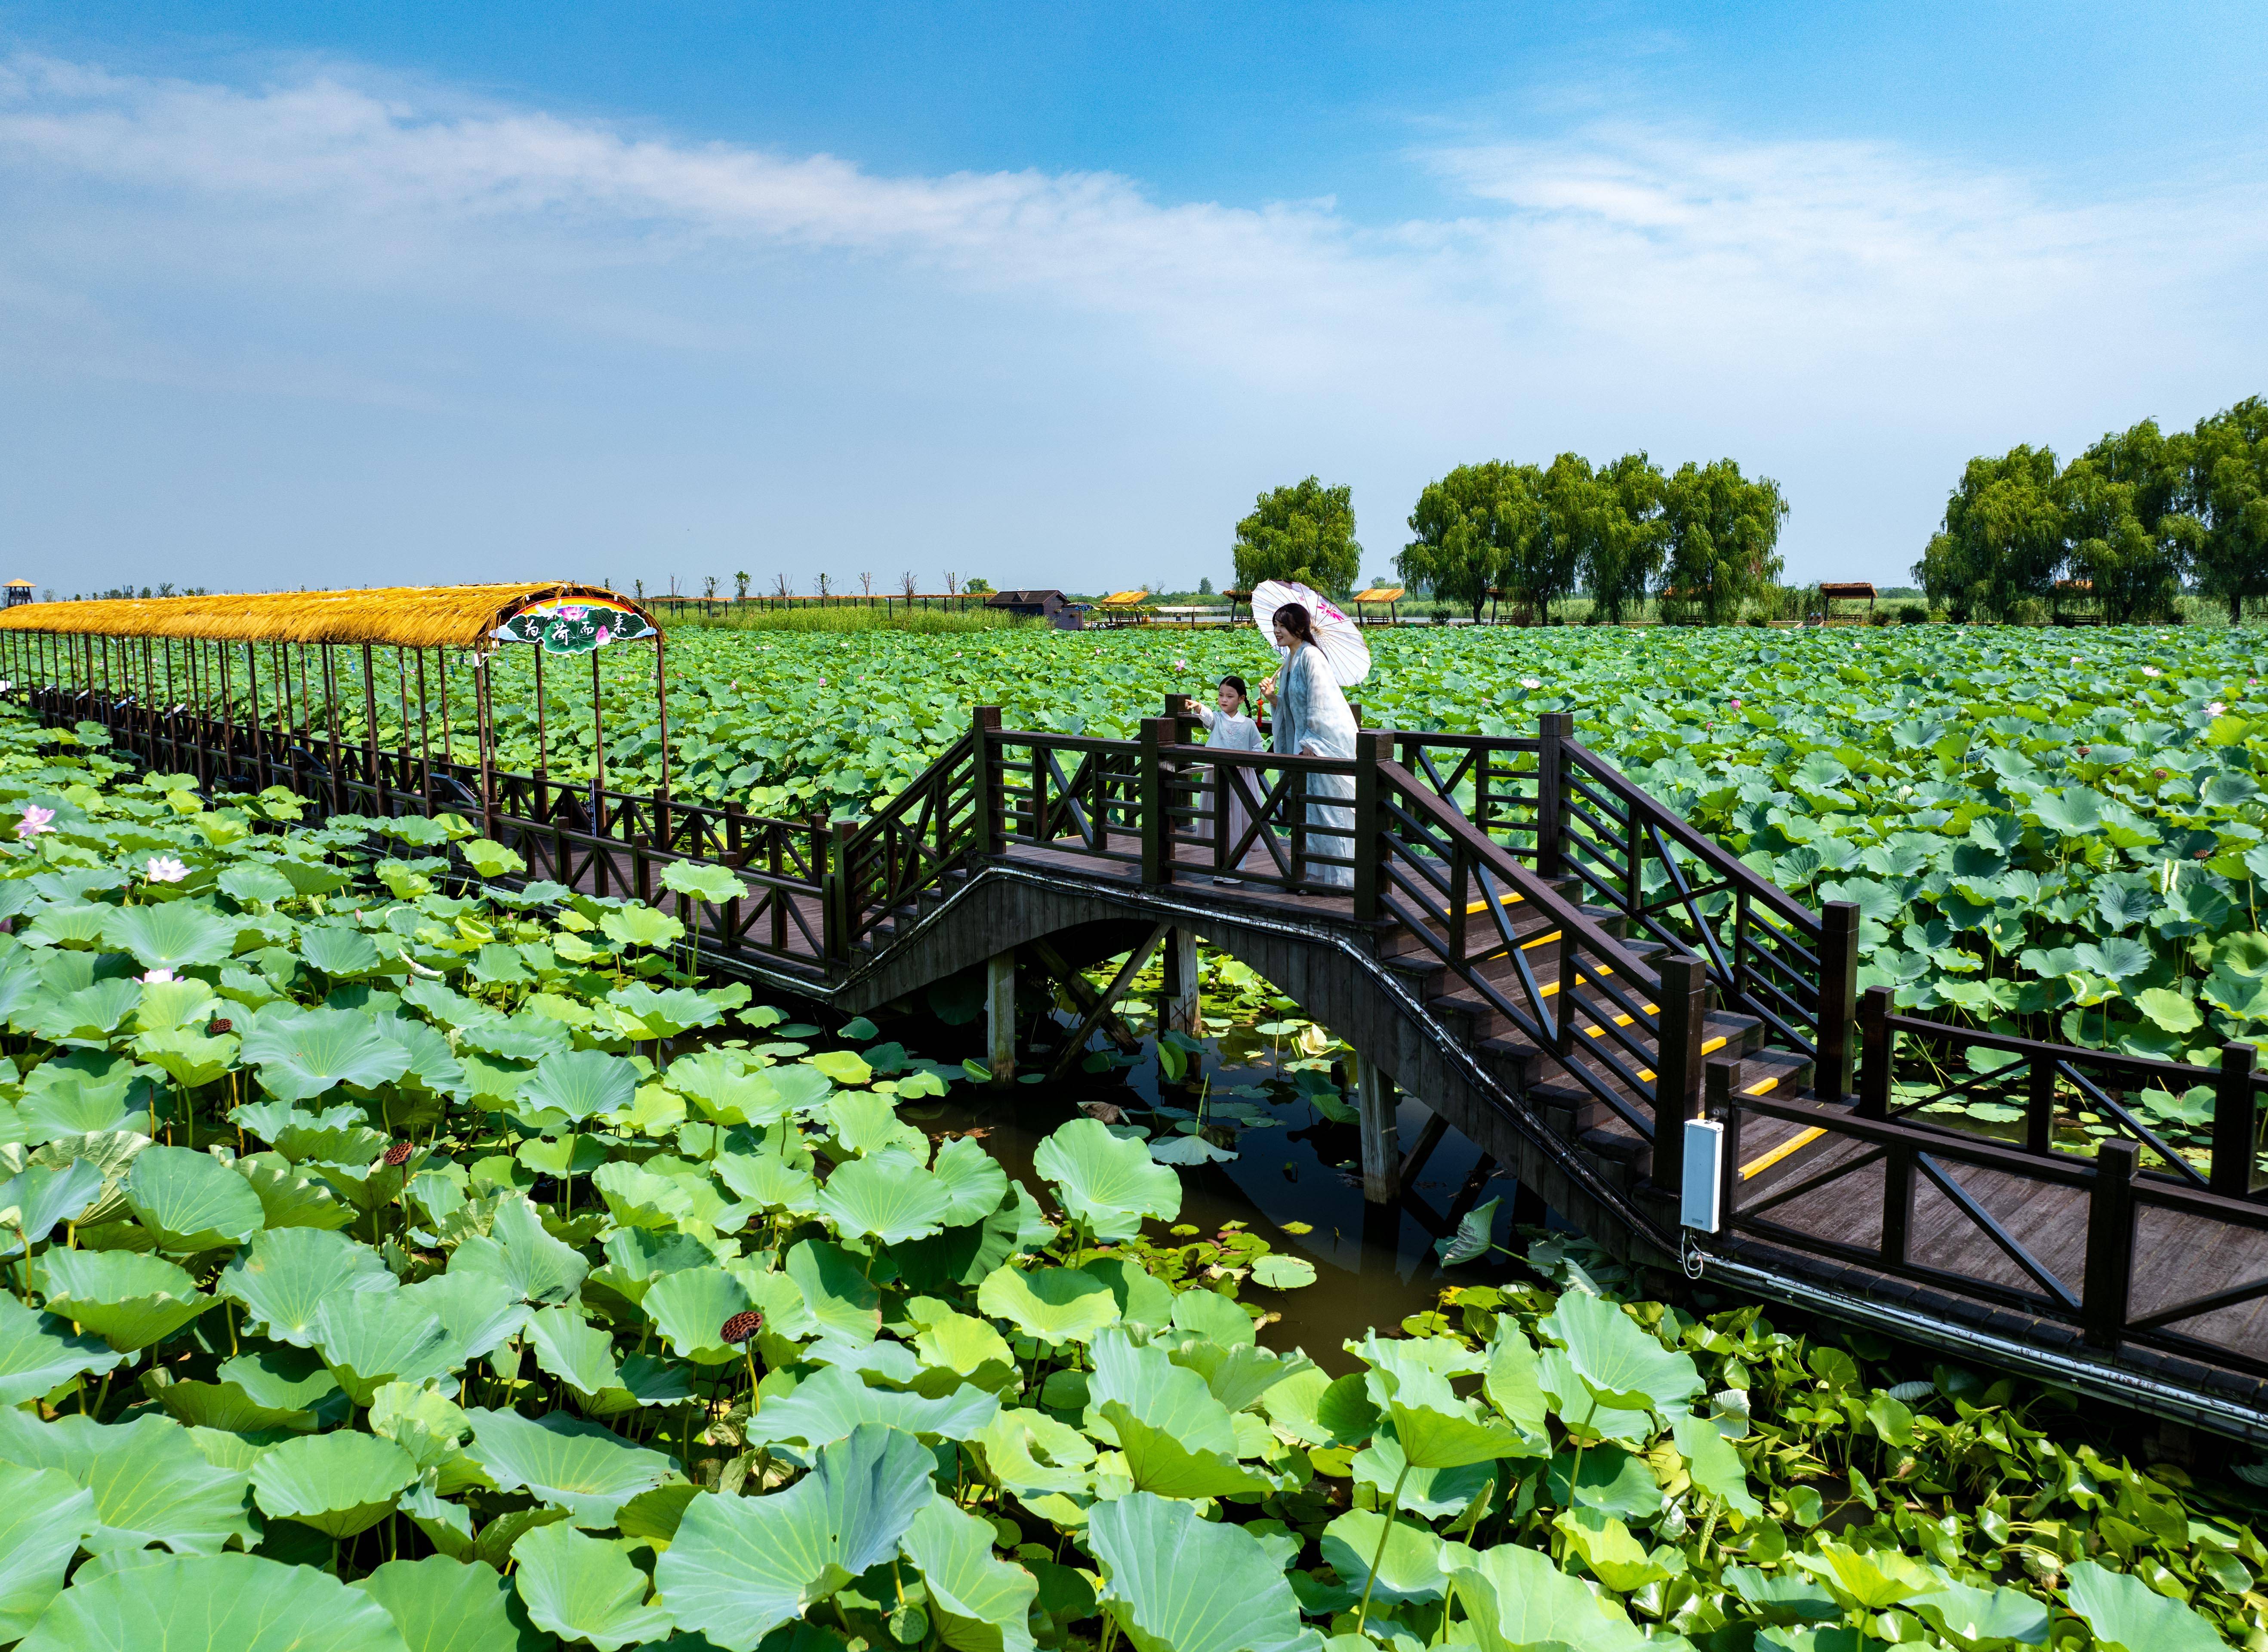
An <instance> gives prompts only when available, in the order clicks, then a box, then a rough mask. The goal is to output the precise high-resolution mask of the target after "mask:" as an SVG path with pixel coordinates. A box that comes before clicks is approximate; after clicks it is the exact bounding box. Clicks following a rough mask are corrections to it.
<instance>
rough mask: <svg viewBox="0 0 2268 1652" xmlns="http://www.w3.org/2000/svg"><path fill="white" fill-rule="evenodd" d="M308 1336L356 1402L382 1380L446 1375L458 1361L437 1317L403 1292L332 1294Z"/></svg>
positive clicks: (417, 1379)
mask: <svg viewBox="0 0 2268 1652" xmlns="http://www.w3.org/2000/svg"><path fill="white" fill-rule="evenodd" d="M290 1231H293V1232H301V1231H312V1230H310V1229H296V1228H295V1229H291V1230H290ZM312 1337H313V1342H314V1345H315V1346H316V1347H317V1348H318V1349H320V1350H321V1352H322V1355H323V1363H324V1364H325V1365H327V1366H328V1367H329V1368H330V1372H331V1375H333V1376H334V1377H335V1378H336V1379H337V1380H338V1384H339V1386H340V1387H341V1388H342V1389H344V1390H346V1391H347V1393H348V1395H349V1396H350V1398H352V1399H353V1400H354V1403H355V1404H356V1405H369V1404H370V1398H371V1396H372V1394H373V1393H375V1392H376V1391H377V1390H378V1389H379V1385H380V1384H382V1383H422V1382H423V1381H425V1380H426V1379H427V1378H428V1377H439V1376H447V1375H449V1374H450V1373H451V1371H452V1370H453V1368H454V1367H455V1366H457V1365H460V1364H461V1363H462V1361H461V1360H460V1359H459V1358H457V1357H456V1350H455V1348H454V1347H453V1346H452V1344H451V1342H450V1339H449V1333H448V1331H446V1330H445V1329H444V1328H443V1326H442V1324H441V1320H440V1317H439V1316H438V1315H437V1314H435V1313H434V1312H433V1311H432V1310H431V1309H428V1308H426V1307H425V1306H424V1305H423V1304H422V1303H420V1302H416V1301H415V1300H414V1299H412V1298H411V1297H410V1295H409V1293H408V1292H407V1291H398V1290H396V1291H361V1292H355V1293H351V1294H348V1295H345V1296H336V1297H332V1298H330V1299H329V1300H328V1301H326V1302H324V1303H323V1304H322V1306H321V1307H320V1308H319V1309H317V1310H316V1313H315V1323H314V1325H313V1331H312Z"/></svg>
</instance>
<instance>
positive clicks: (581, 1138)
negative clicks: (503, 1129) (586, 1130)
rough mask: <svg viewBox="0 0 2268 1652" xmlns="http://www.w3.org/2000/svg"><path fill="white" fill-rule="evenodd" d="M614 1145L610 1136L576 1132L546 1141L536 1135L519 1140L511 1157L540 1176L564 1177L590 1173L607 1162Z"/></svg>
mask: <svg viewBox="0 0 2268 1652" xmlns="http://www.w3.org/2000/svg"><path fill="white" fill-rule="evenodd" d="M613 1147H614V1143H613V1140H612V1139H611V1138H609V1137H605V1136H585V1135H581V1134H575V1135H567V1136H561V1137H559V1138H557V1139H555V1140H549V1141H547V1140H545V1139H543V1138H541V1137H540V1136H539V1137H534V1138H531V1139H528V1140H527V1141H523V1142H521V1143H520V1144H519V1147H515V1148H514V1149H513V1150H512V1157H514V1158H515V1159H518V1160H519V1162H521V1163H522V1164H524V1165H526V1166H527V1168H528V1169H531V1170H533V1171H534V1172H535V1173H536V1174H537V1175H539V1176H559V1177H562V1178H564V1177H566V1176H588V1175H590V1174H591V1172H592V1171H593V1170H595V1169H598V1168H599V1167H600V1165H602V1164H604V1163H606V1162H607V1157H608V1154H609V1153H610V1152H611V1151H612V1150H613Z"/></svg>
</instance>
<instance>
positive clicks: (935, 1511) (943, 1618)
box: [905, 1493, 1039, 1652]
mask: <svg viewBox="0 0 2268 1652" xmlns="http://www.w3.org/2000/svg"><path fill="white" fill-rule="evenodd" d="M992 1542H993V1530H992V1528H991V1526H990V1524H988V1523H986V1522H984V1521H982V1520H979V1519H977V1518H976V1516H974V1515H968V1514H964V1513H962V1512H961V1510H960V1509H959V1508H955V1507H954V1504H953V1501H952V1500H951V1499H949V1498H946V1497H944V1496H941V1495H939V1494H937V1493H932V1494H931V1497H930V1501H928V1502H927V1503H925V1504H924V1505H923V1506H922V1510H921V1512H920V1513H919V1514H917V1515H916V1516H914V1521H913V1524H912V1525H911V1526H909V1527H908V1528H907V1530H906V1536H905V1552H906V1558H907V1559H908V1560H911V1561H912V1562H913V1563H914V1565H915V1566H916V1567H917V1568H918V1569H919V1570H920V1572H921V1575H922V1582H924V1583H926V1584H927V1585H928V1586H929V1593H930V1601H931V1604H932V1606H933V1607H934V1608H935V1609H936V1611H937V1614H938V1638H939V1640H940V1641H943V1642H944V1643H945V1644H946V1646H948V1647H951V1648H954V1652H1030V1649H1031V1648H1032V1645H1033V1641H1032V1631H1031V1626H1030V1623H1029V1613H1030V1611H1031V1606H1032V1600H1033V1597H1035V1596H1036V1595H1037V1594H1038V1593H1039V1585H1038V1584H1037V1583H1036V1582H1034V1581H1033V1578H1032V1575H1031V1574H1030V1573H1029V1572H1027V1571H1026V1570H1024V1568H1023V1567H1020V1566H1009V1565H1007V1564H1005V1562H1003V1561H1001V1560H997V1559H995V1558H994V1557H993V1553H992Z"/></svg>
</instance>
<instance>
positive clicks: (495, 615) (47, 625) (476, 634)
mask: <svg viewBox="0 0 2268 1652" xmlns="http://www.w3.org/2000/svg"><path fill="white" fill-rule="evenodd" d="M567 596H587V597H605V598H608V599H610V600H612V601H616V602H621V603H623V604H624V605H625V606H627V607H631V608H636V606H637V605H636V604H634V603H631V602H630V601H629V599H628V598H626V597H622V596H618V595H616V594H615V593H614V592H612V591H609V590H608V589H606V588H605V587H604V586H595V585H577V584H573V583H571V582H555V583H552V584H549V585H446V586H377V587H374V588H371V589H367V590H360V591H277V592H271V593H268V594H259V595H249V596H164V597H149V598H144V599H122V600H114V601H92V602H26V603H24V604H22V605H20V606H18V607H16V608H0V631H50V632H58V633H61V634H63V635H66V636H74V637H83V636H92V637H183V638H203V639H205V640H207V641H215V642H263V643H264V642H288V643H378V644H383V645H386V646H388V647H404V648H476V649H482V650H485V649H487V648H489V647H490V646H492V644H491V642H490V638H489V632H490V631H492V630H494V629H495V628H496V627H497V625H498V624H500V623H503V622H504V620H505V619H506V618H508V617H509V616H512V614H514V613H516V612H518V611H519V608H522V607H523V606H525V605H526V604H527V603H529V602H533V601H542V600H544V599H545V598H548V597H567ZM638 611H639V612H641V613H642V612H644V610H643V609H639V610H638ZM647 617H648V619H649V621H651V618H652V616H647Z"/></svg>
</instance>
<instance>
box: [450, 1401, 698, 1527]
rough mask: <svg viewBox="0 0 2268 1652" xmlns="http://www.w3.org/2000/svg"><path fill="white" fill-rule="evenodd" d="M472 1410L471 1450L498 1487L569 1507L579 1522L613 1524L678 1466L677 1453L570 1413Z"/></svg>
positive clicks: (593, 1524) (583, 1524)
mask: <svg viewBox="0 0 2268 1652" xmlns="http://www.w3.org/2000/svg"><path fill="white" fill-rule="evenodd" d="M466 1415H467V1416H468V1417H470V1418H471V1419H472V1422H473V1442H472V1445H471V1447H470V1448H469V1449H470V1452H471V1454H472V1456H473V1457H475V1459H477V1460H478V1461H479V1463H480V1464H481V1465H482V1467H483V1468H485V1469H487V1470H488V1471H489V1472H490V1475H492V1476H493V1477H494V1478H495V1479H496V1483H497V1485H498V1486H501V1487H502V1488H503V1489H504V1490H505V1491H520V1490H525V1491H526V1492H527V1493H528V1494H529V1495H531V1496H533V1497H534V1498H535V1499H537V1500H538V1501H541V1502H546V1503H550V1504H552V1505H553V1506H555V1507H556V1508H564V1509H566V1510H567V1511H568V1514H569V1517H570V1518H571V1520H572V1521H573V1523H575V1524H576V1525H578V1526H590V1527H606V1526H611V1525H612V1524H614V1523H615V1511H616V1510H618V1509H619V1508H621V1507H622V1505H623V1504H624V1503H626V1502H628V1501H630V1499H631V1498H633V1497H635V1496H637V1494H638V1493H640V1492H643V1491H646V1490H649V1489H650V1488H652V1487H653V1486H659V1485H660V1484H661V1483H662V1481H664V1480H666V1479H671V1478H672V1477H673V1476H674V1475H675V1474H676V1472H677V1461H676V1459H675V1458H674V1457H665V1456H663V1455H662V1454H661V1453H660V1452H659V1451H651V1450H648V1449H646V1448H645V1447H644V1446H640V1445H634V1444H632V1443H631V1442H630V1441H628V1440H625V1439H623V1438H622V1435H620V1434H616V1433H615V1432H614V1431H613V1430H612V1429H610V1428H605V1427H600V1426H599V1425H598V1424H597V1423H593V1422H586V1421H585V1420H582V1419H580V1418H577V1417H571V1416H569V1415H568V1414H567V1413H566V1412H551V1413H550V1414H549V1416H545V1417H540V1418H536V1417H523V1416H521V1415H520V1414H519V1412H510V1411H484V1410H482V1409H479V1408H477V1407H473V1408H468V1411H467V1412H466Z"/></svg>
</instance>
